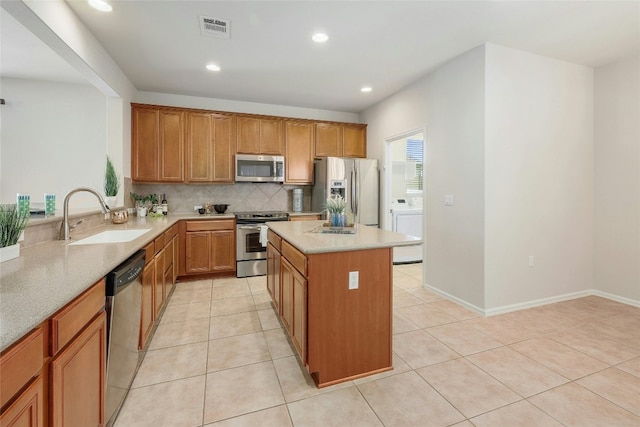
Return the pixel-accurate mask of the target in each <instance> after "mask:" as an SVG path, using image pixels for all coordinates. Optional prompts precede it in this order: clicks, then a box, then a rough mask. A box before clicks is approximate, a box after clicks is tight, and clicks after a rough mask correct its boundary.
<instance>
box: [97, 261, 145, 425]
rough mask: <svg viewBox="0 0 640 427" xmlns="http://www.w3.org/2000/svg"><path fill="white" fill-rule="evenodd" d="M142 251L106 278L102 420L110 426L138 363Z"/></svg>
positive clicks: (127, 390) (139, 358)
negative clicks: (103, 417)
mask: <svg viewBox="0 0 640 427" xmlns="http://www.w3.org/2000/svg"><path fill="white" fill-rule="evenodd" d="M144 258H145V251H144V250H140V251H138V252H136V253H135V254H134V255H132V256H131V257H130V258H129V259H127V260H126V261H125V262H123V263H122V264H120V265H119V266H118V267H117V268H116V269H115V270H113V271H112V272H110V273H109V274H108V275H107V278H106V279H107V287H106V311H107V392H106V399H105V419H106V420H107V426H111V425H112V424H113V423H114V421H115V419H116V417H117V416H118V412H119V410H120V407H121V406H122V403H123V402H124V399H125V397H126V396H127V393H128V392H129V388H130V387H131V383H132V382H133V378H134V376H135V374H136V371H137V370H138V367H139V365H140V362H141V356H142V353H141V352H139V351H138V339H139V334H140V315H141V309H142V278H141V275H142V270H143V269H144Z"/></svg>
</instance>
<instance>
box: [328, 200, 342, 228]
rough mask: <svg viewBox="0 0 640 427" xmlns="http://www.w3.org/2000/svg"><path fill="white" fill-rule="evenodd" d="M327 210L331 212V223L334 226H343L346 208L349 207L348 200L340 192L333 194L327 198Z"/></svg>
mask: <svg viewBox="0 0 640 427" xmlns="http://www.w3.org/2000/svg"><path fill="white" fill-rule="evenodd" d="M326 207H327V212H328V213H329V218H330V220H329V221H330V224H331V226H332V227H343V226H344V225H345V221H344V210H345V208H346V207H347V201H346V200H345V199H344V197H342V196H341V195H340V194H332V195H331V196H330V197H329V198H327V203H326Z"/></svg>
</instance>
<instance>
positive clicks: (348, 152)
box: [343, 125, 367, 158]
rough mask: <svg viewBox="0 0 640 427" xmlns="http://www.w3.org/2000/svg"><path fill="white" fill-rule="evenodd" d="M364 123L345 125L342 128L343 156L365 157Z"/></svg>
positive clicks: (365, 129) (365, 128)
mask: <svg viewBox="0 0 640 427" xmlns="http://www.w3.org/2000/svg"><path fill="white" fill-rule="evenodd" d="M366 134H367V127H366V125H352V126H349V125H345V126H344V128H343V156H344V157H362V158H364V157H367V138H366Z"/></svg>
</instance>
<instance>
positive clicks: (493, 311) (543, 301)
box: [423, 283, 640, 316]
mask: <svg viewBox="0 0 640 427" xmlns="http://www.w3.org/2000/svg"><path fill="white" fill-rule="evenodd" d="M423 286H424V288H425V289H427V290H428V291H431V292H433V293H435V294H438V295H440V296H443V297H445V298H446V299H448V300H451V301H454V302H456V303H458V304H460V305H462V306H463V307H465V308H468V309H469V310H471V311H474V312H476V313H478V314H481V315H483V316H495V315H497V314H504V313H510V312H512V311H518V310H524V309H527V308H533V307H539V306H542V305H547V304H553V303H556V302H562V301H568V300H572V299H576V298H583V297H588V296H592V295H594V296H598V297H602V298H606V299H610V300H612V301H616V302H620V303H623V304H628V305H631V306H634V307H638V308H640V301H638V300H634V299H631V298H626V297H621V296H619V295H614V294H610V293H608V292H602V291H599V290H597V289H587V290H584V291H579V292H571V293H568V294H563V295H556V296H553V297H547V298H540V299H537V300H532V301H525V302H521V303H517V304H511V305H504V306H501V307H495V308H490V309H483V308H480V307H478V306H475V305H473V304H471V303H469V302H467V301H464V300H462V299H460V298H458V297H456V296H454V295H451V294H449V293H447V292H443V291H441V290H440V289H437V288H434V287H432V286H429V285H427V284H426V283H425V284H423Z"/></svg>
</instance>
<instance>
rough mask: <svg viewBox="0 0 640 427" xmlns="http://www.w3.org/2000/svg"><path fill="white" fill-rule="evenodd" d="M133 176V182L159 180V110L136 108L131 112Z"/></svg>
mask: <svg viewBox="0 0 640 427" xmlns="http://www.w3.org/2000/svg"><path fill="white" fill-rule="evenodd" d="M131 116H132V117H131V120H132V125H131V133H132V137H131V175H132V179H133V181H142V182H145V181H146V182H155V181H157V180H158V132H159V123H160V113H159V111H158V110H157V109H151V108H136V107H134V108H133V109H132V111H131Z"/></svg>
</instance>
